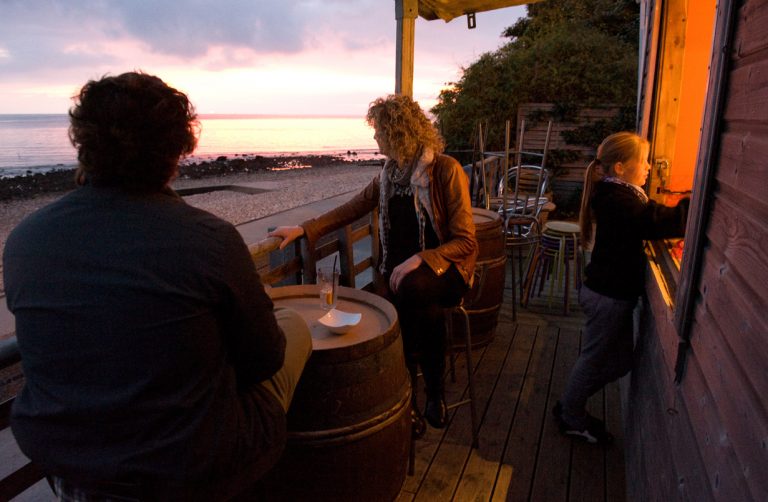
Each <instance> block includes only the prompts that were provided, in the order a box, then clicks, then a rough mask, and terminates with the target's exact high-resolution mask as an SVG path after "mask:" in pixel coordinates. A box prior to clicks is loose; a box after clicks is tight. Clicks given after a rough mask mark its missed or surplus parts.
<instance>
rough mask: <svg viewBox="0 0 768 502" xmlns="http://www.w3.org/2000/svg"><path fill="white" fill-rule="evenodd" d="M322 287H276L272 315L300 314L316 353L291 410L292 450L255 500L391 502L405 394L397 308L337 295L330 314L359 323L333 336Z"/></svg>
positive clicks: (404, 429)
mask: <svg viewBox="0 0 768 502" xmlns="http://www.w3.org/2000/svg"><path fill="white" fill-rule="evenodd" d="M318 293H319V290H318V286H316V285H302V286H285V287H279V288H273V289H272V290H271V291H270V296H271V297H272V300H273V301H274V302H275V305H276V306H277V307H289V308H293V309H294V310H296V311H298V312H299V313H300V314H301V315H302V316H303V317H304V319H305V320H306V321H307V324H309V327H310V330H311V332H312V347H313V352H312V356H311V357H310V359H309V361H308V362H307V366H306V368H305V370H304V373H303V374H302V376H301V379H300V381H299V384H298V386H297V388H296V393H295V395H294V398H293V401H292V403H291V408H290V410H289V412H288V444H287V446H286V450H285V453H284V454H283V456H282V458H281V460H280V461H279V462H278V464H277V465H276V466H275V467H274V468H273V469H272V470H271V471H270V472H269V473H267V475H266V476H265V477H264V478H263V479H262V480H260V482H259V485H260V489H259V499H260V500H261V499H264V500H291V501H294V500H329V501H330V500H333V501H347V500H348V501H351V500H366V501H391V500H393V499H395V498H396V497H397V496H398V494H399V492H400V488H401V487H402V484H403V481H404V480H405V473H406V468H407V464H408V448H409V446H410V434H411V422H410V410H411V406H410V403H411V387H410V379H409V377H408V372H407V370H406V367H405V360H404V357H403V346H402V340H401V338H400V328H399V324H398V321H397V313H396V312H395V308H394V307H393V306H392V304H390V303H389V302H387V301H386V300H384V299H383V298H381V297H379V296H376V295H373V294H371V293H367V292H365V291H361V290H357V289H352V288H345V287H339V294H338V303H337V306H336V308H337V309H338V310H341V311H344V312H354V313H357V312H360V313H362V318H361V320H360V323H359V324H357V325H356V326H354V327H353V328H352V329H351V330H350V331H349V332H347V333H345V334H342V335H336V334H333V333H331V332H330V331H329V330H328V328H326V327H325V326H323V325H322V324H320V323H319V322H318V321H317V320H318V319H319V318H320V317H321V316H322V315H323V314H325V311H323V310H322V309H321V308H320V300H319V297H318Z"/></svg>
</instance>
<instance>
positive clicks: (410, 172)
mask: <svg viewBox="0 0 768 502" xmlns="http://www.w3.org/2000/svg"><path fill="white" fill-rule="evenodd" d="M434 157H435V156H434V154H433V152H432V150H430V149H427V148H425V149H422V150H420V151H419V152H418V154H417V155H416V157H415V159H414V161H413V162H411V163H410V164H409V165H408V166H405V167H404V168H403V169H400V168H398V166H397V162H396V161H394V160H392V159H389V160H387V162H386V163H385V164H384V168H383V169H382V170H381V174H380V175H379V228H380V229H381V233H380V240H381V253H382V257H381V264H380V266H379V272H381V273H382V274H385V273H386V272H387V270H386V263H387V247H388V246H387V238H388V236H389V230H390V228H391V224H390V221H389V199H390V198H391V197H392V196H393V195H403V194H407V195H413V204H414V207H415V209H416V217H417V218H418V223H419V248H420V249H422V250H423V249H424V247H425V238H424V228H425V224H426V218H425V216H424V211H426V212H427V216H429V219H430V221H432V222H433V224H432V226H433V227H434V218H433V216H432V204H431V201H430V198H429V175H428V174H427V167H428V166H429V165H430V164H431V163H432V160H433V159H434ZM435 231H436V232H437V229H435ZM438 236H439V234H438Z"/></svg>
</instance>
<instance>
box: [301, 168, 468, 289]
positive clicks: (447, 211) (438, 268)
mask: <svg viewBox="0 0 768 502" xmlns="http://www.w3.org/2000/svg"><path fill="white" fill-rule="evenodd" d="M426 170H427V171H426V173H427V175H428V179H429V186H428V189H429V200H430V201H431V205H432V215H433V220H434V221H432V227H433V228H434V230H435V233H436V234H437V238H438V239H439V241H440V245H439V246H438V247H436V248H434V249H426V250H424V251H421V252H420V253H419V256H421V258H422V260H424V262H425V263H426V264H427V265H428V266H429V267H430V268H431V269H432V270H434V272H435V273H436V274H437V275H442V274H443V273H445V272H446V271H447V270H448V268H449V267H450V265H451V264H452V263H453V264H455V265H456V268H457V269H458V271H459V273H460V274H461V276H462V277H463V278H464V281H465V282H466V283H467V284H471V282H472V275H473V274H474V271H475V262H476V261H477V252H478V246H477V239H476V238H475V223H474V221H473V220H472V205H471V203H470V199H469V185H468V182H467V176H466V174H465V173H464V171H463V170H462V169H461V166H460V165H459V163H458V162H457V161H456V160H455V159H454V158H453V157H449V156H447V155H438V156H436V158H435V159H434V160H433V161H432V163H431V164H430V165H428V166H427V167H426ZM416 190H418V187H415V186H414V191H416ZM378 204H379V177H378V176H377V177H376V178H374V179H373V180H372V181H371V182H370V183H369V184H368V186H366V187H365V188H364V189H363V191H362V192H360V193H359V194H357V195H356V196H355V197H353V198H352V199H350V200H349V201H348V202H346V203H344V204H342V205H341V206H339V207H337V208H335V209H332V210H331V211H328V212H327V213H325V214H323V215H321V216H319V217H317V218H314V219H311V220H307V221H305V222H304V223H302V224H301V226H302V227H303V228H304V233H305V236H306V238H307V239H308V240H309V241H310V242H313V243H314V242H317V239H318V238H319V237H320V236H322V235H324V234H326V233H328V232H330V231H333V230H335V229H338V228H341V227H343V226H344V225H348V224H350V223H352V222H354V221H356V220H357V219H358V218H360V217H362V216H364V215H366V214H368V213H370V212H371V211H373V209H374V208H375V207H376V206H377V205H378ZM396 224H397V223H396V222H392V225H393V226H394V225H396Z"/></svg>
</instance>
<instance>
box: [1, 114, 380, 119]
mask: <svg viewBox="0 0 768 502" xmlns="http://www.w3.org/2000/svg"><path fill="white" fill-rule="evenodd" d="M19 115H21V116H26V117H39V116H44V115H64V116H66V115H67V113H66V112H65V113H60V112H59V113H52V112H49V113H44V112H38V113H0V117H10V116H19ZM197 116H198V117H200V118H302V119H303V118H309V119H311V118H340V119H354V118H359V119H361V120H364V119H365V116H364V115H354V114H339V113H329V114H319V113H198V114H197Z"/></svg>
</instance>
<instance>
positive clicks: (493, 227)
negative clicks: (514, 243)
mask: <svg viewBox="0 0 768 502" xmlns="http://www.w3.org/2000/svg"><path fill="white" fill-rule="evenodd" d="M472 220H473V221H474V223H475V236H476V238H477V243H478V248H479V249H478V251H479V252H478V256H477V264H476V268H475V279H474V282H473V284H472V288H471V289H470V290H469V291H468V292H467V294H466V295H465V296H464V304H465V308H466V310H467V313H468V314H469V323H470V329H471V330H472V347H473V348H478V347H484V346H486V345H488V344H489V343H490V342H491V340H493V337H494V335H495V334H496V324H497V322H498V320H499V311H500V310H501V303H502V301H503V297H504V281H505V276H506V271H507V268H506V264H507V253H506V250H505V247H504V244H505V243H504V232H503V226H502V220H501V215H500V214H498V213H496V212H494V211H488V210H487V209H481V208H478V207H473V208H472ZM453 326H454V329H455V335H454V336H455V339H454V346H455V348H463V347H464V338H463V337H464V331H463V326H464V323H463V321H462V319H461V317H460V316H458V315H455V314H454V319H453Z"/></svg>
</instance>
